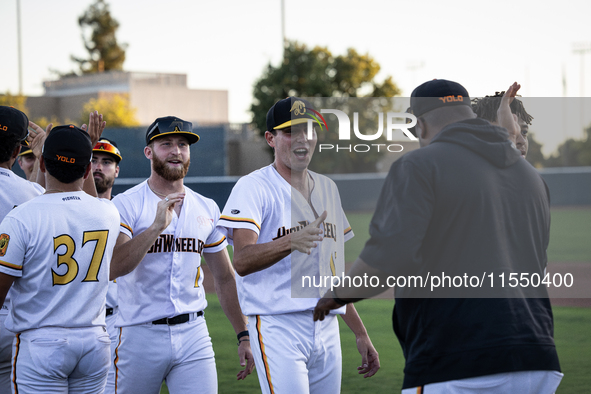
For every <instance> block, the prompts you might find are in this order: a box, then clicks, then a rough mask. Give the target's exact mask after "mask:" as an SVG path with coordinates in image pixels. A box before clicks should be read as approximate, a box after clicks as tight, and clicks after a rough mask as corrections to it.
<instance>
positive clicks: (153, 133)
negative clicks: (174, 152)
mask: <svg viewBox="0 0 591 394" xmlns="http://www.w3.org/2000/svg"><path fill="white" fill-rule="evenodd" d="M171 134H180V135H183V136H184V137H186V138H187V140H188V141H189V144H194V143H195V142H197V141H199V136H198V135H197V134H195V133H193V124H192V123H191V122H186V121H184V120H182V119H181V118H177V117H176V116H165V117H163V118H158V119H156V120H155V121H154V122H153V123H152V124H151V125H150V126H148V130H147V131H146V145H149V144H150V142H152V140H153V139H154V138H157V137H162V136H164V135H171Z"/></svg>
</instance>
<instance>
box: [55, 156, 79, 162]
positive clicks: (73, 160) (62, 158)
mask: <svg viewBox="0 0 591 394" xmlns="http://www.w3.org/2000/svg"><path fill="white" fill-rule="evenodd" d="M56 156H57V159H58V160H59V161H63V162H64V163H75V162H76V159H74V158H73V157H72V158H69V157H66V156H60V155H56Z"/></svg>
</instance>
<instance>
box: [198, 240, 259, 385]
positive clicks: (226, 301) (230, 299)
mask: <svg viewBox="0 0 591 394" xmlns="http://www.w3.org/2000/svg"><path fill="white" fill-rule="evenodd" d="M203 257H204V258H205V261H206V262H207V266H208V267H209V269H210V270H211V274H212V275H213V279H214V283H215V292H216V294H217V295H218V298H219V300H220V305H221V306H222V309H223V310H224V313H225V314H226V316H227V317H228V320H230V323H231V324H232V327H233V328H234V331H235V333H236V335H238V334H239V333H241V332H243V331H247V328H246V322H247V320H246V317H245V316H244V315H243V314H242V311H241V310H240V304H239V303H238V294H237V292H236V279H235V278H234V270H233V269H232V263H230V256H228V251H227V250H226V249H222V250H220V251H219V252H216V253H204V254H203ZM243 338H244V339H242V338H241V339H240V341H239V342H240V343H239V344H238V356H239V357H240V365H241V366H243V367H246V368H245V369H244V370H242V371H240V372H238V374H237V375H236V376H237V378H238V379H239V380H242V379H244V378H246V377H247V376H248V375H250V373H251V372H252V370H253V368H254V359H253V356H252V351H251V349H250V341H248V340H247V339H248V336H244V337H243Z"/></svg>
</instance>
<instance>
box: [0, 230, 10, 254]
mask: <svg viewBox="0 0 591 394" xmlns="http://www.w3.org/2000/svg"><path fill="white" fill-rule="evenodd" d="M9 241H10V235H8V234H0V256H4V255H5V254H6V249H7V248H8V242H9Z"/></svg>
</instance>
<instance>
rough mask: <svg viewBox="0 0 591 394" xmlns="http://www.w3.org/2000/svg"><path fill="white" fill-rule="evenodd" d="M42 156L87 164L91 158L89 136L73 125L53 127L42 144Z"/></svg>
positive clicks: (48, 158)
mask: <svg viewBox="0 0 591 394" xmlns="http://www.w3.org/2000/svg"><path fill="white" fill-rule="evenodd" d="M43 158H44V159H46V160H57V161H60V162H62V163H68V164H79V165H85V164H88V163H90V159H91V158H92V142H91V141H90V136H89V135H88V133H87V132H86V131H84V130H82V129H81V128H78V127H76V126H74V125H69V126H57V127H54V128H53V129H51V131H50V133H49V135H48V136H47V139H46V140H45V144H44V145H43Z"/></svg>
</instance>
